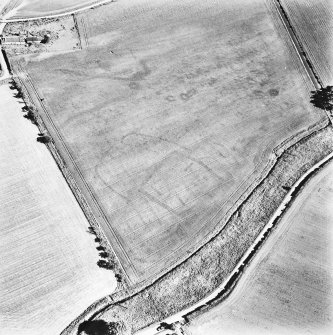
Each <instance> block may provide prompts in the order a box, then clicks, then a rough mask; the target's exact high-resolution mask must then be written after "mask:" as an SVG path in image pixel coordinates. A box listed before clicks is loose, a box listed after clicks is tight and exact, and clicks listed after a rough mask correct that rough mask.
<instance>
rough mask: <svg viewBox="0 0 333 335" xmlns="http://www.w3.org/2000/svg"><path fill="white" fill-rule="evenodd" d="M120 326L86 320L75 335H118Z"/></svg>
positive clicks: (101, 321) (112, 323)
mask: <svg viewBox="0 0 333 335" xmlns="http://www.w3.org/2000/svg"><path fill="white" fill-rule="evenodd" d="M119 330H120V324H119V323H118V322H109V323H108V322H106V321H104V320H90V321H89V320H88V321H84V322H82V323H81V324H80V325H79V328H78V331H77V334H78V335H81V334H82V333H83V332H84V333H85V334H86V335H118V334H120V333H119Z"/></svg>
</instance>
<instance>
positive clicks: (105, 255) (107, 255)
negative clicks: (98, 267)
mask: <svg viewBox="0 0 333 335" xmlns="http://www.w3.org/2000/svg"><path fill="white" fill-rule="evenodd" d="M99 255H100V256H101V257H103V258H107V257H109V254H108V253H107V252H105V251H103V252H100V253H99Z"/></svg>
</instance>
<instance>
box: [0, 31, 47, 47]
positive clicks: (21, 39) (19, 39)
mask: <svg viewBox="0 0 333 335" xmlns="http://www.w3.org/2000/svg"><path fill="white" fill-rule="evenodd" d="M42 40H43V37H41V36H33V35H31V36H28V33H27V34H20V35H9V36H4V35H0V44H2V45H8V44H26V43H40V42H41V41H42Z"/></svg>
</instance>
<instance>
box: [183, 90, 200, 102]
mask: <svg viewBox="0 0 333 335" xmlns="http://www.w3.org/2000/svg"><path fill="white" fill-rule="evenodd" d="M196 94H197V90H196V89H195V88H191V89H190V90H187V91H186V92H185V93H181V94H180V95H179V96H180V98H181V99H182V100H183V101H188V100H190V99H191V98H192V97H193V96H194V95H196Z"/></svg>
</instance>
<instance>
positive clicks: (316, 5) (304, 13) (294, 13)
mask: <svg viewBox="0 0 333 335" xmlns="http://www.w3.org/2000/svg"><path fill="white" fill-rule="evenodd" d="M280 2H281V4H282V5H283V8H284V9H285V11H286V12H287V14H288V17H289V19H290V21H291V23H292V25H293V27H294V28H295V31H296V33H297V35H298V37H299V39H300V42H301V43H302V45H303V47H304V49H305V52H306V54H307V55H308V57H309V59H310V60H311V62H312V64H313V65H314V68H315V70H316V72H317V73H318V75H319V77H320V78H321V80H322V81H323V84H324V85H332V84H333V3H332V1H331V0H281V1H280Z"/></svg>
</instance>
